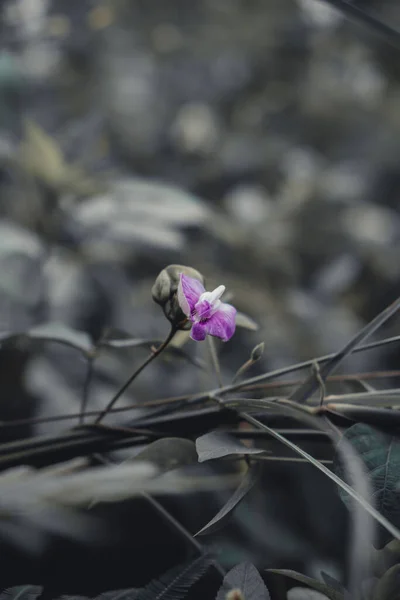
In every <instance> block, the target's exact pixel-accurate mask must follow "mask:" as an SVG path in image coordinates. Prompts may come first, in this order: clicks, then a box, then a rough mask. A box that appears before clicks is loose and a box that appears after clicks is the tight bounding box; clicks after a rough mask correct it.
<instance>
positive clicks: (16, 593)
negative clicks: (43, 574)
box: [0, 585, 43, 600]
mask: <svg viewBox="0 0 400 600" xmlns="http://www.w3.org/2000/svg"><path fill="white" fill-rule="evenodd" d="M42 590H43V588H41V587H40V586H38V585H17V586H15V587H12V588H8V589H6V590H4V591H3V592H2V593H1V594H0V600H36V598H38V596H40V594H41V593H42Z"/></svg>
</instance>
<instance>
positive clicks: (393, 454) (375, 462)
mask: <svg viewBox="0 0 400 600" xmlns="http://www.w3.org/2000/svg"><path fill="white" fill-rule="evenodd" d="M344 436H345V438H346V439H347V440H348V441H349V442H350V443H351V444H352V446H353V447H354V449H355V450H356V451H357V452H358V454H359V455H360V457H361V459H362V460H363V462H364V464H365V466H366V469H367V472H368V474H369V476H370V478H371V484H372V487H373V490H374V499H375V505H376V508H377V510H379V512H380V513H381V514H382V515H383V516H385V517H386V518H387V519H388V520H389V521H390V522H391V523H392V524H393V525H395V526H396V527H399V526H400V502H399V500H400V492H399V489H398V488H399V481H400V439H398V438H397V437H395V436H392V435H389V434H387V433H384V432H383V431H380V430H378V429H375V428H374V427H371V426H370V425H366V424H364V423H357V424H356V425H353V426H352V427H350V428H349V429H347V431H346V432H345V434H344ZM339 444H340V442H339ZM335 471H336V473H338V475H339V476H340V473H341V471H342V468H341V465H340V464H339V462H338V461H337V463H336V467H335ZM340 495H341V498H342V500H343V501H344V502H345V503H346V505H348V506H349V501H350V500H349V497H348V495H347V494H346V492H344V491H343V490H340Z"/></svg>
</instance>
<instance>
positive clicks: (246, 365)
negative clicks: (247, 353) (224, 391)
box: [232, 358, 254, 383]
mask: <svg viewBox="0 0 400 600" xmlns="http://www.w3.org/2000/svg"><path fill="white" fill-rule="evenodd" d="M253 364H254V360H253V359H251V358H249V359H248V360H246V362H245V363H243V364H242V366H241V367H239V369H238V370H237V371H236V373H235V375H234V376H233V379H232V383H236V382H237V380H238V379H239V378H240V377H241V376H242V375H243V373H245V372H246V371H247V369H249V368H250V367H251V366H252V365H253Z"/></svg>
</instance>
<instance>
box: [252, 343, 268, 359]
mask: <svg viewBox="0 0 400 600" xmlns="http://www.w3.org/2000/svg"><path fill="white" fill-rule="evenodd" d="M264 347H265V344H264V342H261V344H257V346H255V347H254V348H253V350H252V351H251V360H252V362H257V361H258V360H260V358H261V357H262V355H263V352H264Z"/></svg>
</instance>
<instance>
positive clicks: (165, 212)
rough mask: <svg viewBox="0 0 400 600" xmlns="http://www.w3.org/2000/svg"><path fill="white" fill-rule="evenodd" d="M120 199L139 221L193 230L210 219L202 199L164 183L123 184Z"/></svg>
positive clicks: (118, 188)
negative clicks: (144, 219)
mask: <svg viewBox="0 0 400 600" xmlns="http://www.w3.org/2000/svg"><path fill="white" fill-rule="evenodd" d="M116 195H117V197H118V198H119V199H121V200H122V201H123V202H124V203H125V204H126V205H127V206H129V207H130V209H131V210H132V212H133V211H134V213H135V215H136V217H137V218H138V219H139V218H140V217H146V218H150V219H151V220H153V221H154V219H156V221H159V222H161V223H170V224H174V225H183V226H191V225H197V224H199V223H202V222H204V220H205V219H206V217H207V216H208V209H207V207H206V205H205V204H204V203H203V202H202V201H201V200H200V199H199V198H197V197H195V196H193V195H192V194H190V193H188V192H186V191H184V190H181V189H180V188H179V187H176V186H173V185H170V184H168V183H167V182H164V181H146V180H145V179H139V178H131V179H125V180H121V181H119V182H118V184H117V186H116Z"/></svg>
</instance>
